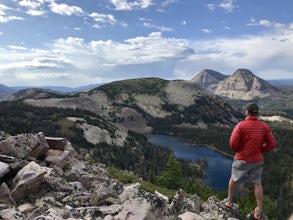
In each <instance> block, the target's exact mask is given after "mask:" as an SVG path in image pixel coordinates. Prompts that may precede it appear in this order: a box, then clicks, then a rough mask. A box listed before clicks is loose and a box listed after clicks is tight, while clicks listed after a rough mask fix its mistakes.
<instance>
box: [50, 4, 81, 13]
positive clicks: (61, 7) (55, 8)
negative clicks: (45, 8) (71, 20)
mask: <svg viewBox="0 0 293 220" xmlns="http://www.w3.org/2000/svg"><path fill="white" fill-rule="evenodd" d="M49 7H50V9H51V11H52V12H54V13H56V14H61V15H81V14H83V10H82V8H80V7H77V6H70V5H67V4H64V3H62V4H57V3H55V2H52V3H51V4H49Z"/></svg>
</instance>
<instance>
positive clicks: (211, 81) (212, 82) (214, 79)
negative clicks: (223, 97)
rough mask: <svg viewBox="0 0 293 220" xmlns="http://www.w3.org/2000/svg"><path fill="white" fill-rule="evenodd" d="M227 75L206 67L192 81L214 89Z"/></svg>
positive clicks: (211, 89)
mask: <svg viewBox="0 0 293 220" xmlns="http://www.w3.org/2000/svg"><path fill="white" fill-rule="evenodd" d="M227 77H228V76H227V75H224V74H222V73H219V72H217V71H214V70H210V69H204V70H202V71H201V72H200V73H199V74H197V75H196V76H195V77H193V78H192V79H191V80H190V81H191V82H193V83H196V84H197V85H199V86H201V87H203V88H205V89H208V90H210V91H213V90H214V89H215V88H216V86H217V84H218V83H219V82H220V81H222V80H224V79H226V78H227Z"/></svg>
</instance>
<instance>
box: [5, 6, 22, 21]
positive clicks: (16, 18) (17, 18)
mask: <svg viewBox="0 0 293 220" xmlns="http://www.w3.org/2000/svg"><path fill="white" fill-rule="evenodd" d="M9 10H12V8H10V7H7V6H6V5H3V4H0V23H7V22H9V21H13V20H24V19H23V18H22V17H19V16H9V15H7V14H6V11H9Z"/></svg>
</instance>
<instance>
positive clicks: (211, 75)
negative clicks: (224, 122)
mask: <svg viewBox="0 0 293 220" xmlns="http://www.w3.org/2000/svg"><path fill="white" fill-rule="evenodd" d="M239 71H240V72H241V73H242V76H241V74H240V77H242V78H243V77H244V75H246V74H248V75H249V74H250V75H251V76H252V77H253V78H256V79H257V81H262V82H261V83H265V82H266V83H269V84H271V85H273V86H276V87H281V86H293V78H292V79H275V80H267V81H265V82H264V80H260V78H258V77H257V76H255V75H254V74H253V73H252V72H251V71H249V70H245V69H239V70H237V71H236V72H235V73H234V74H233V75H232V76H230V75H225V74H222V73H220V72H217V71H214V70H210V69H204V70H202V71H201V72H200V73H198V74H197V75H196V76H195V77H193V78H192V79H191V81H192V82H195V83H197V84H198V85H199V86H201V87H203V88H206V89H208V90H210V91H213V92H216V93H219V94H220V95H222V94H224V92H220V91H219V90H224V89H225V86H224V87H223V83H221V84H222V85H221V86H222V87H223V88H222V89H221V88H218V89H216V87H219V85H217V84H218V83H219V82H221V81H223V80H226V79H227V78H229V80H228V81H230V83H228V82H226V83H225V84H226V85H227V84H230V85H231V84H234V85H235V86H236V87H237V88H238V89H237V88H236V87H234V89H236V90H239V86H240V83H237V85H236V84H235V82H236V81H237V80H238V79H237V78H238V76H235V74H236V73H237V72H239ZM231 77H232V78H234V83H233V82H232V81H233V80H232V78H231ZM235 78H236V79H235ZM235 80H236V81H235ZM243 80H244V78H243ZM246 80H247V79H246ZM266 83H265V84H266ZM100 85H102V84H90V85H85V86H80V87H75V88H72V87H66V86H54V85H53V86H39V87H33V86H13V87H8V86H6V85H3V84H0V95H1V94H11V93H15V92H17V91H20V90H23V89H28V88H35V89H49V90H52V91H56V92H62V93H72V92H80V91H84V90H89V89H93V88H96V87H98V86H100ZM231 86H232V85H231ZM232 87H233V86H232ZM255 87H257V86H256V85H255ZM229 88H230V87H229ZM226 89H227V87H226ZM247 89H249V87H248V88H247ZM229 93H230V91H229Z"/></svg>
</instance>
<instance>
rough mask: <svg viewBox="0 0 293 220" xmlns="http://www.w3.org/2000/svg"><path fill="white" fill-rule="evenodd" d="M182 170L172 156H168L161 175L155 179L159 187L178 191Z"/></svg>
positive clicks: (181, 179)
mask: <svg viewBox="0 0 293 220" xmlns="http://www.w3.org/2000/svg"><path fill="white" fill-rule="evenodd" d="M182 174H183V170H182V167H181V166H180V163H179V161H178V160H177V159H176V157H175V156H174V155H173V154H170V156H169V159H168V161H167V164H166V169H165V170H164V172H163V174H162V175H161V176H159V177H158V178H157V181H158V184H159V185H160V186H163V187H166V188H168V189H178V188H179V187H180V186H181V185H182V181H183V178H182Z"/></svg>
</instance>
